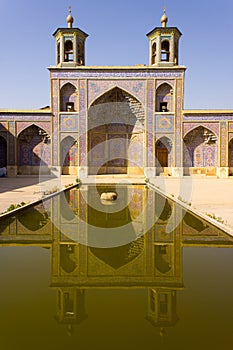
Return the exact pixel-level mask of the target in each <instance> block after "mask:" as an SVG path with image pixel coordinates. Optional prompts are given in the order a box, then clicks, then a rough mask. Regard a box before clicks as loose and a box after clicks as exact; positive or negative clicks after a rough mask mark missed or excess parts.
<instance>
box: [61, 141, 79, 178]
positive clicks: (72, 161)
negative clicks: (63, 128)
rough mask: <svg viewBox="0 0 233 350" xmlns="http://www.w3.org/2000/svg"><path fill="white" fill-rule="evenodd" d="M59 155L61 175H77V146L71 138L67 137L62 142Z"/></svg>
mask: <svg viewBox="0 0 233 350" xmlns="http://www.w3.org/2000/svg"><path fill="white" fill-rule="evenodd" d="M60 155H61V158H60V161H61V167H62V175H77V166H78V145H77V142H76V141H75V139H74V138H73V137H71V136H67V137H66V138H65V139H63V140H62V142H61V147H60Z"/></svg>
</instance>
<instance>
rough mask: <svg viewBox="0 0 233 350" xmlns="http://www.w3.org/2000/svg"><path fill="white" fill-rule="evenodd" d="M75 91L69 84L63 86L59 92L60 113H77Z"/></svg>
mask: <svg viewBox="0 0 233 350" xmlns="http://www.w3.org/2000/svg"><path fill="white" fill-rule="evenodd" d="M77 106H78V102H77V89H76V87H75V86H74V85H73V84H71V83H67V84H65V85H63V87H62V88H61V91H60V111H61V112H77V109H78V108H77Z"/></svg>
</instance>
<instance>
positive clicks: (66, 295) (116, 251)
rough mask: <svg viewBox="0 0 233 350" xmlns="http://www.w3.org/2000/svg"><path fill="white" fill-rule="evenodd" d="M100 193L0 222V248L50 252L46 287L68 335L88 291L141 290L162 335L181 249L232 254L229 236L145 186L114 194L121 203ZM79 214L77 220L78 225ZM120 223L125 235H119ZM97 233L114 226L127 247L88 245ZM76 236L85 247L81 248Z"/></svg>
mask: <svg viewBox="0 0 233 350" xmlns="http://www.w3.org/2000/svg"><path fill="white" fill-rule="evenodd" d="M107 190H111V191H112V190H115V188H112V187H109V188H107ZM101 191H106V187H98V188H97V189H96V188H94V187H89V188H88V187H84V188H83V189H82V191H80V190H78V189H74V190H71V191H69V192H67V193H66V195H65V196H60V197H54V198H52V199H50V200H49V201H46V202H45V203H44V204H40V205H37V206H35V207H33V208H30V209H28V210H25V211H23V212H21V213H20V214H18V215H17V216H15V217H9V218H7V219H5V220H2V221H1V222H0V245H1V246H17V245H19V246H22V245H25V246H41V247H47V248H50V256H51V259H50V261H51V266H50V286H49V288H50V289H52V290H55V291H56V294H57V311H56V315H55V319H56V321H57V322H58V323H59V324H62V325H64V327H66V330H67V333H68V334H69V335H71V334H73V332H74V326H75V325H79V324H81V323H82V322H83V321H84V320H86V319H87V318H88V310H87V308H86V301H85V295H86V292H87V291H90V290H101V291H102V290H114V289H115V290H117V291H119V290H136V289H138V290H142V289H143V290H146V291H147V310H145V314H146V320H147V322H149V323H150V324H151V325H153V326H154V327H156V328H157V329H158V332H159V334H160V335H161V336H164V334H165V332H166V329H167V328H169V327H174V326H175V325H176V324H177V323H178V322H179V308H178V307H177V294H179V292H180V291H182V290H184V283H183V248H184V247H231V248H232V247H233V238H231V237H229V236H228V235H226V234H225V233H223V232H222V231H220V230H218V229H216V228H214V227H213V226H211V225H210V224H208V223H206V222H204V221H203V220H200V219H199V218H197V217H195V216H193V215H192V214H190V213H185V212H183V209H182V208H181V207H178V206H176V205H175V204H174V203H173V202H171V201H169V200H167V199H165V198H163V197H161V196H160V195H158V194H157V193H155V192H154V191H152V190H150V189H148V188H147V187H146V186H131V187H125V186H122V187H120V188H117V191H118V198H121V201H119V202H117V203H114V204H112V205H106V206H104V205H103V204H102V203H101V201H100V200H99V197H98V195H99V194H100V193H101ZM87 199H88V201H87ZM87 202H88V204H87ZM146 203H147V205H146ZM148 203H149V204H148ZM126 204H127V205H126ZM113 206H114V210H113ZM145 206H146V209H145ZM77 216H79V217H80V218H81V219H82V220H81V221H80V222H79V223H78V224H77V222H76V217H77ZM182 218H183V220H181V219H182ZM148 222H149V225H148ZM90 225H91V226H90ZM124 225H127V232H125V231H124V229H121V228H122V226H124ZM95 227H97V228H99V229H101V228H105V231H104V232H105V235H106V234H108V230H106V229H110V228H112V227H114V228H115V227H117V229H119V235H124V234H125V235H127V237H128V238H130V241H129V242H128V243H127V244H125V245H123V246H113V247H109V248H103V247H98V246H95V245H94V246H89V245H88V242H89V235H91V236H92V240H91V241H93V235H94V233H95V231H94V228H95ZM148 228H149V229H148ZM171 228H172V230H171ZM147 229H148V230H147ZM145 230H147V231H146V232H145ZM114 234H115V233H114ZM80 237H81V238H82V242H84V241H86V243H87V244H83V243H80V240H79V239H80ZM120 307H121V306H120V305H119V308H120ZM122 314H124V309H122Z"/></svg>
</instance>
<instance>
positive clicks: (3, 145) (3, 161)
mask: <svg viewBox="0 0 233 350" xmlns="http://www.w3.org/2000/svg"><path fill="white" fill-rule="evenodd" d="M6 166H7V141H6V139H5V137H4V136H3V135H1V136H0V168H5V167H6Z"/></svg>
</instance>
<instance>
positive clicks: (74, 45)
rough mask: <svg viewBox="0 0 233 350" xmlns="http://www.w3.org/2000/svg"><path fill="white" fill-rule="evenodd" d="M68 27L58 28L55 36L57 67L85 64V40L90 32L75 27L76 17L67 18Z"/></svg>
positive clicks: (69, 16)
mask: <svg viewBox="0 0 233 350" xmlns="http://www.w3.org/2000/svg"><path fill="white" fill-rule="evenodd" d="M66 22H67V28H58V29H57V30H56V31H55V33H54V34H53V36H54V37H55V39H56V43H57V62H56V65H57V67H76V66H84V65H85V40H86V38H87V37H88V34H86V33H85V32H83V31H82V30H81V29H79V28H73V23H74V18H73V16H72V15H71V8H69V15H68V16H67V18H66Z"/></svg>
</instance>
